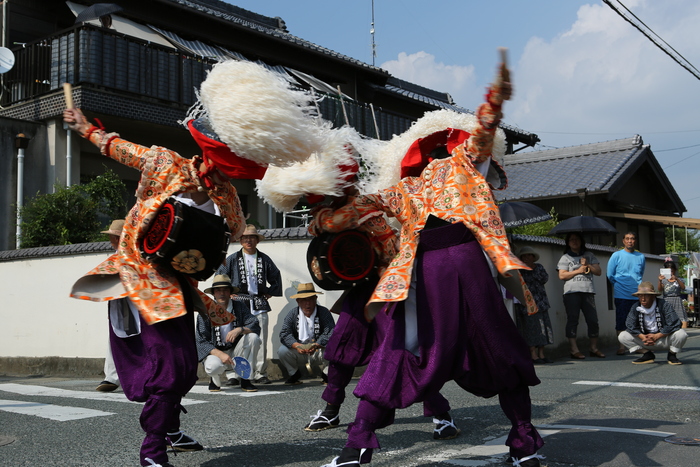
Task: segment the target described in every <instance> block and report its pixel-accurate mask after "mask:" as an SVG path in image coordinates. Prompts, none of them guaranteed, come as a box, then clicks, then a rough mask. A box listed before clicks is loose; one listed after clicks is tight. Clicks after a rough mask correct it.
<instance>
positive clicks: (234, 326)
mask: <svg viewBox="0 0 700 467" xmlns="http://www.w3.org/2000/svg"><path fill="white" fill-rule="evenodd" d="M235 291H236V290H235V289H234V288H233V287H231V278H230V277H229V276H227V275H225V274H222V275H216V276H214V281H213V282H212V286H211V287H209V288H208V289H205V290H204V293H208V294H211V295H212V296H213V297H214V299H215V300H216V303H218V304H219V305H221V306H222V307H224V308H226V311H228V312H229V313H233V315H234V316H235V319H234V320H233V321H231V322H230V323H228V324H224V325H222V326H212V324H211V320H209V319H208V318H205V317H204V316H202V315H199V316H198V317H197V330H196V339H197V355H198V357H199V361H200V362H202V363H203V365H204V371H205V372H206V373H207V375H209V377H210V378H211V380H210V381H209V390H210V391H212V392H217V391H220V390H221V375H222V374H223V373H226V377H227V378H233V377H235V375H236V373H235V372H234V371H233V368H234V366H235V364H234V362H233V358H234V357H243V358H245V359H246V360H248V361H249V362H250V363H251V366H252V367H253V368H255V362H256V361H257V356H258V352H259V351H260V337H258V333H259V332H260V325H259V324H258V320H257V318H256V317H255V316H253V315H251V314H250V310H249V308H248V306H247V305H246V304H245V303H244V302H241V301H234V300H231V294H232V293H234V292H235ZM241 389H242V390H243V391H245V392H256V391H257V390H258V389H257V388H256V387H255V386H253V384H252V383H251V382H250V380H249V379H241Z"/></svg>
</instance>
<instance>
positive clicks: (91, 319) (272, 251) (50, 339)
mask: <svg viewBox="0 0 700 467" xmlns="http://www.w3.org/2000/svg"><path fill="white" fill-rule="evenodd" d="M307 245H308V240H294V241H264V242H261V243H260V245H259V248H260V250H261V251H263V252H265V253H267V254H268V255H270V257H271V258H272V259H273V260H274V261H275V263H276V264H277V266H278V267H279V268H280V270H281V271H282V281H283V286H284V297H274V298H273V299H272V300H271V301H270V304H271V306H272V310H273V311H272V312H271V313H270V336H271V340H270V342H268V355H269V358H276V356H277V348H278V347H279V339H278V335H279V331H280V328H281V325H282V320H283V319H284V316H285V315H286V313H287V311H288V310H289V309H290V308H292V307H293V306H295V303H294V301H292V300H290V299H289V297H290V296H291V295H293V294H294V292H295V284H296V283H298V282H311V277H310V276H309V273H308V270H307V267H306V248H307ZM520 246H522V244H521V245H520ZM531 246H533V247H534V248H535V249H536V250H537V251H538V252H539V253H540V256H541V257H540V261H539V262H540V263H542V265H543V266H544V267H545V268H546V269H547V272H548V273H549V276H550V280H549V283H548V284H547V295H548V296H549V300H550V302H551V305H552V308H551V309H550V317H551V319H552V324H553V327H554V336H555V345H559V344H564V343H565V342H566V339H565V338H564V325H565V323H566V313H565V312H564V306H563V303H562V287H563V283H562V281H560V280H559V279H558V277H557V275H556V271H555V268H556V264H557V262H558V260H559V258H560V257H561V254H562V247H561V246H559V245H550V244H540V243H532V244H531ZM238 248H239V245H237V244H236V245H232V246H231V248H230V250H229V253H232V252H233V251H235V250H236V249H238ZM594 253H595V255H596V256H597V257H598V259H599V260H600V262H601V264H602V266H603V275H602V276H601V277H597V278H595V287H596V291H597V295H596V305H597V309H598V317H599V321H600V329H601V337H603V338H608V339H614V337H615V330H614V328H615V313H614V311H613V310H609V309H608V305H607V303H608V300H607V285H606V279H605V265H606V264H607V262H608V259H609V257H610V252H607V251H597V250H594ZM106 256H107V255H106V254H102V253H100V254H95V253H93V254H85V255H75V256H63V257H50V258H45V259H31V260H18V261H2V262H0V300H1V302H0V357H49V356H59V357H96V358H99V357H103V356H104V354H105V350H106V348H107V335H108V334H107V332H108V331H107V313H106V310H107V305H106V304H105V303H94V302H88V301H83V300H75V299H72V298H70V297H69V296H68V294H69V292H70V289H71V286H72V285H73V283H74V282H75V280H76V279H78V278H79V277H80V276H82V275H83V274H84V273H86V272H87V271H89V270H90V269H92V268H93V267H95V266H96V265H97V264H98V263H99V262H100V261H102V260H103V259H104V258H106ZM661 263H662V261H661V260H660V259H659V260H655V259H647V269H646V273H645V277H644V279H645V280H650V281H652V283H655V280H656V278H657V277H658V271H659V267H660V266H661ZM209 285H210V282H209V281H208V282H203V283H201V284H200V288H201V289H205V288H206V287H208V286H209ZM339 295H340V293H339V292H337V291H333V292H325V293H324V295H321V296H320V297H319V303H320V304H321V305H323V306H326V307H330V306H331V305H332V304H333V302H334V301H335V300H336V299H337V298H338V297H339ZM585 335H586V326H585V323H584V321H583V318H581V324H580V325H579V336H580V337H584V336H585Z"/></svg>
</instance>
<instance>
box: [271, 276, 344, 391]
mask: <svg viewBox="0 0 700 467" xmlns="http://www.w3.org/2000/svg"><path fill="white" fill-rule="evenodd" d="M322 293H323V292H317V291H316V290H315V289H314V284H313V283H310V282H309V283H306V284H299V286H298V287H297V293H296V294H294V295H292V296H291V297H290V298H294V299H296V301H297V305H298V306H296V307H294V308H292V309H291V310H289V313H287V316H286V317H285V318H284V324H282V330H281V331H280V341H281V342H282V345H281V346H280V348H279V350H278V351H277V354H278V356H279V359H280V361H281V362H282V364H283V365H284V367H285V368H286V370H287V373H288V374H289V378H287V380H286V381H285V382H284V384H289V385H295V384H301V381H300V379H301V371H300V368H301V367H302V366H303V365H306V364H309V365H320V366H321V367H322V368H323V373H322V375H321V377H322V378H323V381H324V382H327V381H328V377H327V376H326V374H327V372H328V369H327V368H326V361H325V360H324V359H323V352H324V349H325V347H326V344H328V339H330V337H331V333H332V332H333V328H334V327H335V321H333V316H332V315H331V312H330V311H328V308H325V307H322V306H320V305H317V304H316V300H317V296H318V295H321V294H322Z"/></svg>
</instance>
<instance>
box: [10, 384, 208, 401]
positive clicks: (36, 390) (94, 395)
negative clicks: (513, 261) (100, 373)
mask: <svg viewBox="0 0 700 467" xmlns="http://www.w3.org/2000/svg"><path fill="white" fill-rule="evenodd" d="M0 391H6V392H12V393H14V394H22V395H24V396H44V397H67V398H70V399H87V400H93V401H108V402H126V403H129V404H139V403H140V402H132V401H130V400H129V399H127V398H126V396H125V395H124V393H122V392H117V393H111V392H99V391H72V390H69V389H59V388H51V387H46V386H36V385H31V384H15V383H6V384H0ZM206 403H207V401H200V400H195V399H186V398H184V397H183V399H182V405H184V406H187V405H194V404H206Z"/></svg>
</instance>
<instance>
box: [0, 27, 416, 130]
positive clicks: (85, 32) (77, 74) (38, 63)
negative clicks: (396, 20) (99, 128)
mask: <svg viewBox="0 0 700 467" xmlns="http://www.w3.org/2000/svg"><path fill="white" fill-rule="evenodd" d="M13 52H14V54H15V65H14V67H13V68H12V69H11V70H10V71H8V72H7V73H5V74H4V75H0V76H1V77H0V85H1V91H0V106H3V107H5V106H8V105H12V104H16V103H21V102H23V101H28V100H31V99H34V98H37V97H41V96H42V95H44V94H47V93H51V92H55V91H57V90H60V89H61V87H62V85H63V83H71V84H72V85H74V86H79V85H82V86H91V87H95V88H100V89H108V90H115V91H121V92H129V93H132V94H134V95H137V96H143V97H147V98H149V99H153V98H155V99H159V100H161V101H166V102H168V103H176V104H180V105H183V106H187V107H189V106H191V105H192V104H194V103H195V102H196V95H195V89H197V88H199V86H200V84H201V83H202V81H203V80H204V78H205V77H206V74H207V72H208V71H209V70H210V69H211V68H212V66H213V65H214V64H215V63H216V61H215V60H214V59H209V58H202V57H197V56H192V55H188V54H187V53H185V52H182V51H177V50H174V49H170V48H167V47H163V46H161V45H158V44H153V43H150V42H146V41H144V40H142V39H138V38H136V37H132V36H128V35H125V34H121V33H118V32H116V31H114V30H109V29H104V28H99V27H97V26H92V25H89V24H83V25H78V26H74V27H73V28H70V29H66V30H63V31H60V32H57V33H56V34H54V35H52V36H49V37H46V38H43V39H41V40H38V41H34V42H31V43H27V44H23V45H22V46H19V47H15V48H14V49H13ZM321 94H322V95H321V96H317V97H318V101H317V102H318V108H319V111H320V113H321V115H322V116H323V118H324V119H326V120H328V121H330V122H332V123H333V124H334V125H335V126H342V125H345V124H346V118H347V123H349V124H350V125H351V126H352V127H354V128H355V129H356V130H357V131H358V132H359V133H361V134H363V135H366V136H369V137H372V138H376V137H377V136H379V138H380V139H389V138H391V137H392V135H394V134H400V133H402V132H404V131H405V130H406V129H408V128H409V127H410V125H411V122H412V120H411V119H410V118H408V117H406V116H403V115H399V114H397V113H394V112H388V111H386V110H382V109H376V110H375V109H374V108H373V107H372V106H371V105H368V104H364V103H361V102H357V101H353V100H348V99H343V100H341V99H340V98H339V97H338V96H335V95H331V94H324V93H321ZM377 130H378V131H379V135H377Z"/></svg>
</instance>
